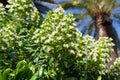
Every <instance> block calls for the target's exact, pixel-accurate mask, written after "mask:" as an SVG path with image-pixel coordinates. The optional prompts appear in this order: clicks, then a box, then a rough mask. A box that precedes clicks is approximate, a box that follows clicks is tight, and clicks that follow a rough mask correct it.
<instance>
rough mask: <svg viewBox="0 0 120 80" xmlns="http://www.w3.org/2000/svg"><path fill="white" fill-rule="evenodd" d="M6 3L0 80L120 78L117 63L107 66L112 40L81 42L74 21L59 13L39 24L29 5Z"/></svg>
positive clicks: (0, 34)
mask: <svg viewBox="0 0 120 80" xmlns="http://www.w3.org/2000/svg"><path fill="white" fill-rule="evenodd" d="M9 3H10V4H9V5H8V6H7V8H8V11H6V10H4V8H3V7H2V5H0V11H1V12H2V13H0V19H1V20H0V24H1V25H0V80H97V79H98V80H110V79H112V80H116V78H119V76H120V73H119V72H120V69H119V66H120V59H119V58H118V59H117V60H116V62H115V64H114V65H113V66H111V67H110V68H109V67H108V66H107V63H108V62H109V61H110V57H109V53H110V52H112V49H111V47H112V46H113V44H112V43H111V39H108V38H100V39H99V40H98V41H95V40H94V39H93V38H92V37H90V36H88V35H87V36H82V34H81V32H79V31H78V30H77V29H76V28H75V26H76V24H75V21H74V20H75V19H74V18H73V15H72V14H71V13H69V14H68V15H65V12H64V10H63V9H62V8H58V9H56V10H55V11H54V12H53V13H52V12H51V11H50V12H49V13H48V15H47V17H46V19H45V20H44V21H43V22H42V24H41V20H40V19H39V13H38V12H37V10H36V9H35V8H34V5H33V4H32V3H31V1H30V0H26V1H24V0H9ZM115 72H116V73H115ZM114 73H115V74H114Z"/></svg>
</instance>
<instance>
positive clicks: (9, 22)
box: [0, 0, 40, 68]
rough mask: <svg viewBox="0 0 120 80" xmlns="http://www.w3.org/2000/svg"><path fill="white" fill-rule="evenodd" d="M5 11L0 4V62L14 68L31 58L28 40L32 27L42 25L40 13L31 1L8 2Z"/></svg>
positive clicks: (12, 0)
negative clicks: (21, 61) (20, 62)
mask: <svg viewBox="0 0 120 80" xmlns="http://www.w3.org/2000/svg"><path fill="white" fill-rule="evenodd" d="M8 1H9V5H7V6H6V7H7V8H8V10H5V9H4V7H3V5H2V4H0V11H1V12H0V62H1V63H3V65H5V66H4V67H2V68H6V66H9V67H12V68H14V67H15V65H16V62H17V61H20V60H23V59H26V58H27V57H28V56H30V52H29V50H27V49H26V47H25V46H28V43H29V42H30V41H29V42H28V39H29V36H31V35H30V32H29V31H30V30H31V29H32V27H33V26H34V27H37V26H38V25H39V23H40V21H39V13H38V12H37V10H36V8H35V7H34V5H33V4H32V3H31V1H30V0H26V1H24V0H19V1H18V0H8Z"/></svg>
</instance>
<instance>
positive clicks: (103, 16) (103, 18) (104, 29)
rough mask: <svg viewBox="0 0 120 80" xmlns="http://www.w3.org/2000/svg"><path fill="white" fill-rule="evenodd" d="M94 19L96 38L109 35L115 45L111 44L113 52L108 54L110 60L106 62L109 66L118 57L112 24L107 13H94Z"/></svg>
mask: <svg viewBox="0 0 120 80" xmlns="http://www.w3.org/2000/svg"><path fill="white" fill-rule="evenodd" d="M94 20H95V26H96V39H99V38H100V37H109V38H112V39H113V40H112V42H113V43H114V44H115V46H113V52H112V53H111V55H110V57H111V59H112V61H111V62H109V63H108V66H111V65H112V64H113V63H114V61H115V60H116V58H117V57H118V54H117V46H116V37H115V36H116V35H115V33H114V29H113V26H112V20H111V19H110V17H109V14H107V13H99V14H96V16H95V18H94Z"/></svg>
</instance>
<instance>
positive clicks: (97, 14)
mask: <svg viewBox="0 0 120 80" xmlns="http://www.w3.org/2000/svg"><path fill="white" fill-rule="evenodd" d="M78 3H79V5H81V7H83V8H85V9H86V10H87V11H88V13H89V14H90V16H91V17H92V19H93V20H94V21H95V28H96V39H99V38H100V37H109V38H112V39H113V40H112V42H113V43H114V44H115V46H113V52H112V54H111V55H110V56H111V59H112V61H111V62H110V63H108V65H109V66H110V65H112V64H113V63H114V61H115V60H116V58H117V57H118V54H117V43H116V34H115V31H114V28H113V26H112V20H111V18H110V11H111V10H112V9H113V8H114V7H115V3H114V0H74V2H73V4H74V5H77V4H78ZM83 4H84V5H83Z"/></svg>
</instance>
